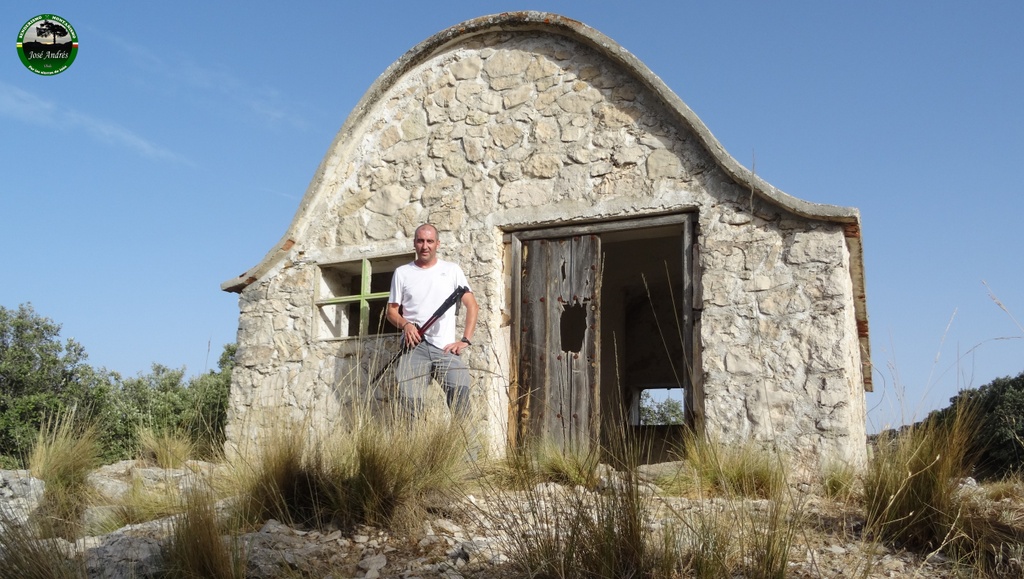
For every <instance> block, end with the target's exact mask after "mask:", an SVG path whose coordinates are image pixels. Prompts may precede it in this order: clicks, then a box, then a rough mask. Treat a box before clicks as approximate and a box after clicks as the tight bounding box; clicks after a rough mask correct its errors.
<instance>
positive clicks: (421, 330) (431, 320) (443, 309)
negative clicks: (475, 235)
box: [370, 286, 469, 386]
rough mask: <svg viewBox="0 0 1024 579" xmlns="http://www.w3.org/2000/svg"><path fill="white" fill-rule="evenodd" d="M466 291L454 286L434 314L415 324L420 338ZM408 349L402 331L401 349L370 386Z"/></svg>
mask: <svg viewBox="0 0 1024 579" xmlns="http://www.w3.org/2000/svg"><path fill="white" fill-rule="evenodd" d="M468 291H469V288H468V287H465V286H459V287H457V288H455V291H453V292H452V295H450V296H448V297H447V298H446V299H445V300H444V303H442V304H441V307H439V308H437V311H435V312H434V314H433V315H431V316H430V318H428V319H427V321H425V322H423V325H422V326H416V330H417V331H418V332H419V334H420V339H422V338H423V334H425V333H426V332H427V330H428V329H429V328H430V326H433V325H434V322H436V321H437V320H440V319H441V316H443V315H444V313H445V312H447V311H448V310H449V309H450V308H451V307H452V306H454V305H455V304H456V303H458V301H459V300H461V299H462V296H463V294H465V293H466V292H468ZM409 350H410V348H409V345H408V344H406V343H405V334H404V333H402V349H401V350H399V351H398V353H397V354H395V357H394V358H391V361H390V362H388V363H387V364H385V365H384V367H383V368H381V369H380V372H377V375H376V376H374V377H373V380H370V385H371V386H372V385H374V384H376V383H377V381H378V380H380V379H381V377H383V376H384V373H385V372H387V371H388V368H390V367H391V366H392V365H393V364H394V363H395V362H397V361H398V359H399V358H401V357H402V355H403V354H405V353H406V352H408V351H409Z"/></svg>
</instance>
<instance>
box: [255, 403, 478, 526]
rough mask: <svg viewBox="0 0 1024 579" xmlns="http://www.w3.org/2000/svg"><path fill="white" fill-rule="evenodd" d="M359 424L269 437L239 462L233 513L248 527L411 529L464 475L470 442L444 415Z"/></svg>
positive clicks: (449, 494)
mask: <svg viewBox="0 0 1024 579" xmlns="http://www.w3.org/2000/svg"><path fill="white" fill-rule="evenodd" d="M396 416H399V415H398V413H397V412H394V413H391V412H390V411H389V415H388V417H386V418H385V417H377V418H375V419H368V420H361V421H359V424H360V426H359V427H358V428H357V429H356V430H355V431H354V432H347V433H341V434H337V435H326V436H323V437H315V438H313V437H310V436H309V435H308V433H309V430H308V429H304V428H286V429H284V431H279V432H275V433H271V434H270V435H269V436H268V437H267V438H266V439H265V441H264V442H263V443H262V444H261V445H260V447H261V448H260V450H259V452H258V453H255V454H254V455H253V456H248V457H240V458H239V460H238V461H236V463H237V465H236V470H237V471H238V472H239V473H240V474H241V476H240V477H239V478H238V480H239V494H240V496H241V500H240V513H241V516H242V519H244V520H246V521H248V523H249V524H254V523H257V522H261V521H265V520H267V519H269V518H274V519H277V520H280V521H284V522H287V523H289V524H296V525H308V526H316V527H323V526H326V525H329V524H336V525H340V526H343V527H351V526H353V525H358V524H369V525H378V526H397V527H403V526H405V525H411V524H413V523H415V521H417V519H418V518H419V517H420V516H421V515H422V513H423V511H424V509H425V508H426V506H427V505H428V504H430V503H431V502H432V501H437V500H439V497H444V500H445V501H447V500H449V499H451V497H452V496H453V494H454V493H457V492H458V491H459V488H460V484H461V481H463V480H464V479H465V477H466V476H467V474H468V473H469V471H468V468H467V463H466V459H467V453H468V449H469V447H470V446H471V445H472V441H470V440H469V439H467V434H466V432H467V427H466V425H465V424H464V423H463V421H462V420H459V419H457V418H454V417H448V416H437V417H433V418H431V419H421V420H410V419H405V418H401V417H398V418H396Z"/></svg>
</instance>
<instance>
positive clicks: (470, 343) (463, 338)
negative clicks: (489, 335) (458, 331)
mask: <svg viewBox="0 0 1024 579" xmlns="http://www.w3.org/2000/svg"><path fill="white" fill-rule="evenodd" d="M462 341H463V342H465V343H466V345H467V346H472V345H473V342H470V341H469V338H467V337H466V336H462Z"/></svg>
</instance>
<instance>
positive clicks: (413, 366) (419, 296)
mask: <svg viewBox="0 0 1024 579" xmlns="http://www.w3.org/2000/svg"><path fill="white" fill-rule="evenodd" d="M440 247H441V242H440V240H438V234H437V228H436V227H434V226H433V225H430V224H429V223H424V224H423V225H420V226H419V227H417V228H416V234H415V236H414V239H413V248H414V249H415V250H416V260H415V261H413V262H412V263H408V264H406V265H403V266H401V267H399V268H398V269H396V270H395V274H394V277H392V278H391V294H390V296H389V297H388V310H387V317H388V321H389V322H391V323H392V324H393V325H394V326H395V327H396V328H399V329H400V330H401V332H402V336H403V340H404V342H405V345H406V346H407V347H408V348H410V350H409V352H407V353H406V354H405V355H404V356H402V358H401V359H400V360H399V362H398V369H397V370H396V373H397V376H398V391H399V396H400V397H401V398H402V401H403V403H404V404H406V405H407V407H408V410H409V411H410V413H411V414H412V415H413V416H414V417H415V416H417V415H418V414H420V412H421V410H422V407H423V399H424V397H425V396H426V393H427V387H428V386H429V384H430V378H431V376H432V375H437V377H438V381H439V382H440V383H441V386H442V388H444V392H445V398H446V400H447V402H448V407H449V408H451V409H452V412H453V414H455V415H460V416H464V415H465V414H466V413H467V412H468V411H469V368H468V367H467V366H466V363H465V362H463V361H462V359H461V358H459V355H460V354H462V351H463V350H465V349H466V348H467V347H469V346H470V345H471V344H472V341H471V340H472V338H473V330H474V327H475V326H476V316H477V313H478V312H479V311H480V306H479V305H477V302H476V298H475V297H474V296H473V293H472V290H469V291H467V292H466V293H465V294H463V295H462V306H464V307H465V308H466V328H465V331H464V332H463V333H462V336H461V338H459V339H456V337H455V335H456V332H455V330H456V324H455V321H456V320H455V318H456V308H450V309H448V311H447V312H445V313H444V315H443V316H442V317H441V318H440V319H439V320H437V322H435V323H434V324H433V325H432V326H430V328H428V329H427V331H426V332H425V333H424V334H423V337H422V339H421V338H420V334H419V326H420V324H422V323H424V322H425V321H427V320H428V319H429V318H430V316H431V315H432V314H433V313H434V311H436V310H437V308H438V306H440V305H441V304H442V303H443V302H444V300H445V299H447V298H448V296H450V295H451V294H452V292H454V291H455V288H457V287H459V286H465V287H466V288H469V282H468V281H466V274H465V273H463V271H462V268H461V267H459V266H458V265H457V264H455V263H452V262H448V261H444V260H442V259H438V257H437V250H438V249H439V248H440Z"/></svg>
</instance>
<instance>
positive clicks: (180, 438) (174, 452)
mask: <svg viewBox="0 0 1024 579" xmlns="http://www.w3.org/2000/svg"><path fill="white" fill-rule="evenodd" d="M139 453H140V455H141V458H142V460H145V461H146V462H148V463H150V464H155V465H156V466H158V467H160V468H168V469H170V468H181V467H182V465H184V464H185V461H187V460H189V459H191V458H192V457H193V456H194V455H195V453H196V445H195V443H194V442H193V441H192V439H191V438H190V437H189V436H188V434H186V433H184V432H179V431H175V430H153V429H152V428H142V429H140V430H139Z"/></svg>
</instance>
